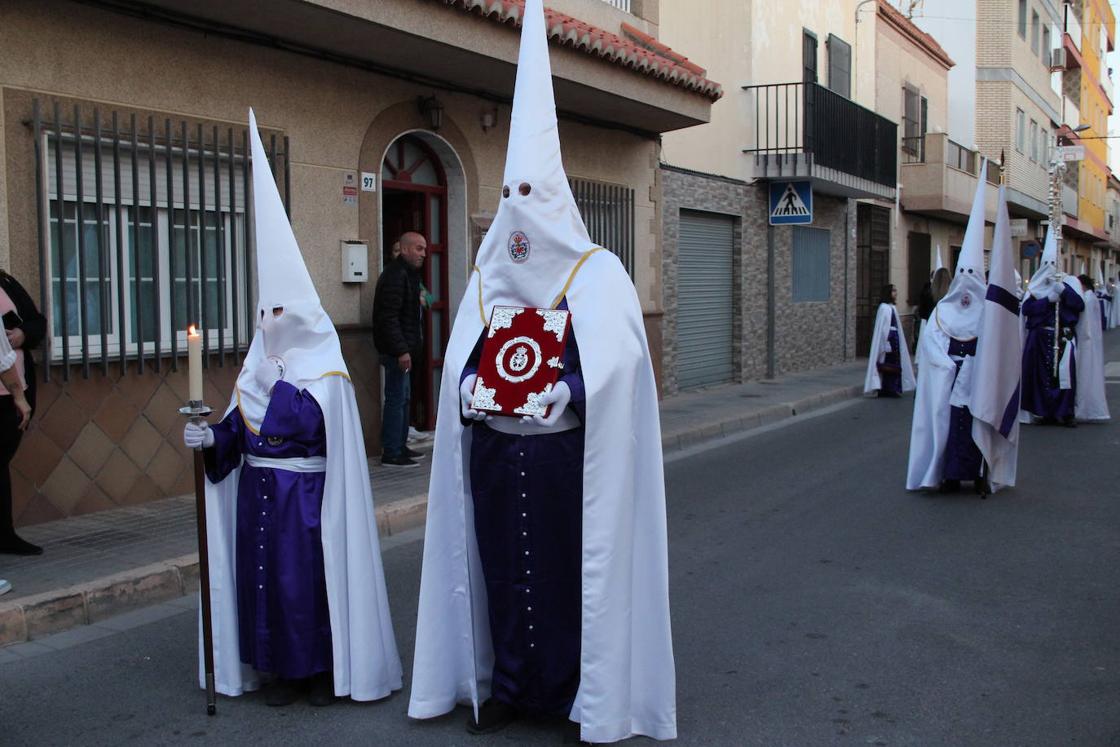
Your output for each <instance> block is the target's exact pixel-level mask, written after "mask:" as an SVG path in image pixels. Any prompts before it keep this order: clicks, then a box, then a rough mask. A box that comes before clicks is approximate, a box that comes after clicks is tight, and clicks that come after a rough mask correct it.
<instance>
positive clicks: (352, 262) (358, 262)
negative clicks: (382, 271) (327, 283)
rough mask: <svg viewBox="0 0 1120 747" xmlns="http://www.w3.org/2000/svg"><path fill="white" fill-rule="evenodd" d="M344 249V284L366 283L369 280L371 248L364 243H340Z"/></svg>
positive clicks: (344, 241)
mask: <svg viewBox="0 0 1120 747" xmlns="http://www.w3.org/2000/svg"><path fill="white" fill-rule="evenodd" d="M339 243H340V244H341V247H342V282H344V283H364V282H366V281H367V280H369V247H368V246H367V245H366V243H365V242H363V241H346V240H343V241H341V242H339Z"/></svg>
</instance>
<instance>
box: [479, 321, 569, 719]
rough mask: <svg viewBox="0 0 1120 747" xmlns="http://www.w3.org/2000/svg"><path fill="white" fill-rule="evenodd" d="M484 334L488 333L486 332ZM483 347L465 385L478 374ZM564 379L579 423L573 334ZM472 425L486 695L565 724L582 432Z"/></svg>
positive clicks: (567, 354) (567, 710)
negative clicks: (486, 632) (528, 432)
mask: <svg viewBox="0 0 1120 747" xmlns="http://www.w3.org/2000/svg"><path fill="white" fill-rule="evenodd" d="M484 334H485V333H484ZM481 348H482V340H481V339H480V340H479V343H478V345H476V346H475V351H474V353H473V354H472V356H471V357H470V359H469V360H468V362H467V366H466V368H465V369H464V371H463V375H462V378H466V377H467V376H469V375H471V374H472V373H476V372H477V366H478V359H479V355H480V352H481ZM564 372H565V373H564V376H563V377H562V378H561V381H563V382H564V383H566V384H567V385H568V388H569V389H570V390H571V392H572V399H571V403H570V404H569V407H571V408H573V410H574V411H575V412H576V414H577V415H578V416H579V419H580V422H581V423H582V422H583V419H584V409H583V407H584V388H583V377H582V375H581V374H580V371H579V349H578V347H577V346H576V341H575V334H574V333H573V334H569V335H568V343H567V347H566V349H565V352H564ZM464 423H466V424H467V425H470V426H471V427H470V431H471V435H470V438H471V451H470V476H471V493H472V497H473V501H474V528H475V537H476V539H477V540H478V552H479V557H480V559H481V562H482V573H483V576H484V577H485V580H486V595H487V604H488V613H489V619H490V635H491V638H492V642H493V646H494V671H493V678H492V686H491V697H492V698H494V699H495V700H498V701H500V702H503V703H508V704H509V705H512V706H515V707H516V708H518V709H520V710H522V711H526V712H529V713H538V714H550V715H558V716H567V715H568V713H569V712H570V711H571V709H572V704H573V702H574V701H575V696H576V691H577V690H578V689H579V681H580V639H581V632H582V614H583V612H582V610H583V601H582V580H583V438H584V428H583V426H582V425H580V427H578V428H574V429H571V430H567V431H562V432H560V433H550V434H544V435H539V436H521V435H512V434H507V433H501V432H499V431H496V430H494V429H492V428H490V427H489V426H487V425H485V424H484V423H478V422H476V421H471V420H465V421H464Z"/></svg>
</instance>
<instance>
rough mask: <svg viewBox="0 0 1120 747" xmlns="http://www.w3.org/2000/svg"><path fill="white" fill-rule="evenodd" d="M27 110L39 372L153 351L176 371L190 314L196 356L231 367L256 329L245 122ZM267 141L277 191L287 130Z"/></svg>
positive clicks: (158, 361)
mask: <svg viewBox="0 0 1120 747" xmlns="http://www.w3.org/2000/svg"><path fill="white" fill-rule="evenodd" d="M33 106H34V110H33V118H32V129H33V132H34V138H35V154H36V176H37V185H38V193H39V194H38V199H37V207H38V211H39V225H40V231H39V245H40V246H39V249H40V253H39V256H40V278H41V284H40V294H41V304H42V308H43V310H44V311H45V312H46V313H47V316H48V317H49V319H50V330H51V335H50V337H49V340H48V346H49V347H48V353H47V362H48V363H49V364H50V365H47V366H44V376H45V377H47V378H49V376H50V369H51V365H55V366H61V370H62V375H63V377H64V378H66V377H68V376H69V368H70V365H71V364H75V363H81V364H82V370H83V373H84V374H85V375H87V376H88V374H89V370H90V366H91V365H94V366H101V367H103V368H105V369H106V370H107V369H108V366H109V362H110V361H122V362H126V363H127V362H134V364H135V366H136V369H137V371H142V370H143V369H144V368H145V363H146V362H147V363H149V364H150V365H151V366H152V367H153V368H154V369H155V370H156V371H159V370H160V369H161V366H162V365H163V363H164V359H165V358H169V359H170V360H169V361H168V363H169V365H170V367H171V368H172V370H174V369H176V368H177V365H178V364H177V357H178V355H179V353H180V352H182V351H184V350H185V349H186V329H187V327H188V326H189V325H192V324H193V325H197V326H199V327H200V328H201V329H202V330H203V331H204V335H203V343H204V350H205V354H204V362H205V365H210V364H211V360H212V359H213V360H214V362H216V363H217V365H224V364H225V362H226V360H227V358H228V357H230V356H232V361H233V363H234V364H236V363H237V360H238V356H239V354H241V353H243V352H244V351H245V350H246V349H247V347H248V344H249V341H250V339H251V337H252V330H253V328H254V320H253V318H252V316H253V304H254V302H255V301H254V299H253V291H252V278H253V277H254V268H253V266H252V264H251V251H250V247H251V245H252V244H251V235H250V228H249V226H250V225H251V224H252V201H251V200H250V199H247V196H248V195H249V194H250V192H249V177H250V172H249V170H248V168H247V165H248V159H247V155H246V154H247V152H248V147H247V146H248V131H247V130H246V129H245V128H233V127H229V126H224V127H219V126H217V125H212V124H211V125H204V124H201V123H197V122H195V123H188V122H186V121H181V120H180V121H175V122H173V121H172V120H170V119H167V118H157V117H155V116H154V115H153V116H148V117H137V116H136V115H128V117H127V119H125V117H123V116H121V115H120V114H119V113H118V112H110V113H108V114H107V115H103V114H102V112H101V111H100V110H99V109H96V108H95V109H92V110H86V111H84V112H83V111H82V109H81V107H80V106H73V107H72V108H71V107H69V106H67V107H65V108H64V107H62V106H61V105H60V103H58V102H55V103H53V105H52V106H51V111H50V112H49V113H48V115H47V116H46V117H45V116H44V112H43V107H42V106H41V103H40V101H38V100H36V101H35V102H34V104H33ZM266 143H267V145H266V148H267V149H268V151H269V157H270V160H271V163H270V167H271V168H272V171H273V174H274V175H275V174H276V173H277V167H278V165H279V163H278V162H280V161H281V160H282V162H283V172H282V173H283V185H282V186H283V190H282V191H283V194H284V195H285V196H287V195H288V194H289V191H290V190H289V184H290V176H289V174H290V172H289V170H288V159H287V157H286V154H287V152H288V141H287V138H283V140H282V145H283V151H281V150H280V149H279V148H278V143H277V136H276V135H274V134H270V135H268V136H266Z"/></svg>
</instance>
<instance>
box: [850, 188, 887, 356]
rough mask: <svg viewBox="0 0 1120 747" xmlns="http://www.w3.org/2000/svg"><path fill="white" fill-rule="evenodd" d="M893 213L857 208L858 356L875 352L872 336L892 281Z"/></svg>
mask: <svg viewBox="0 0 1120 747" xmlns="http://www.w3.org/2000/svg"><path fill="white" fill-rule="evenodd" d="M890 249H891V211H890V210H888V209H886V208H883V207H879V206H877V205H868V204H866V203H860V204H859V207H857V208H856V250H857V255H856V355H858V356H866V355H867V354H868V353H870V351H871V333H872V331H873V327H874V326H875V314H876V313H877V312H878V310H879V298H880V296H881V295H882V292H883V286H884V285H886V284H887V283H888V282H890Z"/></svg>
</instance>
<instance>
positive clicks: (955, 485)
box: [941, 480, 961, 493]
mask: <svg viewBox="0 0 1120 747" xmlns="http://www.w3.org/2000/svg"><path fill="white" fill-rule="evenodd" d="M960 489H961V481H960V480H943V481H942V482H941V492H942V493H956V492H957V491H959V490H960Z"/></svg>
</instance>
